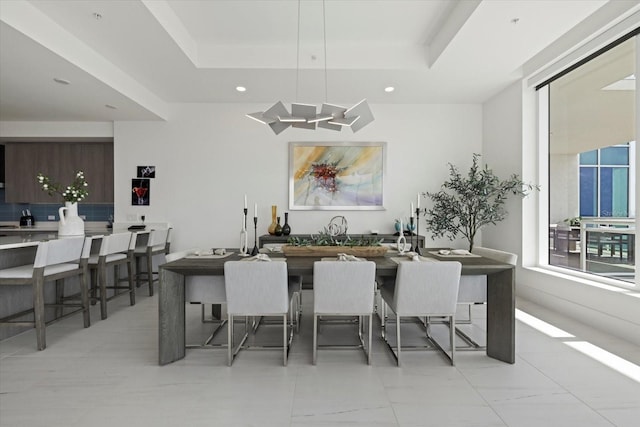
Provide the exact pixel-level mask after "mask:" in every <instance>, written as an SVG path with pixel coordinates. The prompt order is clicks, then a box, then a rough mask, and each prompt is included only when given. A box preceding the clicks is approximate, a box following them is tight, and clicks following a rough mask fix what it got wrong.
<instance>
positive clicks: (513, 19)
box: [511, 18, 520, 25]
mask: <svg viewBox="0 0 640 427" xmlns="http://www.w3.org/2000/svg"><path fill="white" fill-rule="evenodd" d="M518 22H520V18H512V19H511V23H512V24H514V25H515V24H517V23H518Z"/></svg>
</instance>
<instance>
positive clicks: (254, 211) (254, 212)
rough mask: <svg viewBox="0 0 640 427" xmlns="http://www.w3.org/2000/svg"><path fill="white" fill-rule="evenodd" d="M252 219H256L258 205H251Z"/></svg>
mask: <svg viewBox="0 0 640 427" xmlns="http://www.w3.org/2000/svg"><path fill="white" fill-rule="evenodd" d="M253 217H254V218H258V204H257V203H256V204H254V205H253Z"/></svg>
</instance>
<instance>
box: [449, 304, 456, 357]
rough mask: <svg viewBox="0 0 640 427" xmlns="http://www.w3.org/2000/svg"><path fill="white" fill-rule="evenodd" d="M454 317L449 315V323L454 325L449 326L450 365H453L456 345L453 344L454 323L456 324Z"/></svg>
mask: <svg viewBox="0 0 640 427" xmlns="http://www.w3.org/2000/svg"><path fill="white" fill-rule="evenodd" d="M455 321H456V317H455V316H449V325H454V327H449V342H450V344H451V366H455V362H454V357H455V355H456V345H455V339H456V328H455V324H456V322H455Z"/></svg>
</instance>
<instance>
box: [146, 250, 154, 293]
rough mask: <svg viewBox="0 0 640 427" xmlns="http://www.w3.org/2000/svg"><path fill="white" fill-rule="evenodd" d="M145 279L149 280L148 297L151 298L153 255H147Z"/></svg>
mask: <svg viewBox="0 0 640 427" xmlns="http://www.w3.org/2000/svg"><path fill="white" fill-rule="evenodd" d="M147 279H149V296H150V297H152V296H153V255H151V254H150V253H148V254H147Z"/></svg>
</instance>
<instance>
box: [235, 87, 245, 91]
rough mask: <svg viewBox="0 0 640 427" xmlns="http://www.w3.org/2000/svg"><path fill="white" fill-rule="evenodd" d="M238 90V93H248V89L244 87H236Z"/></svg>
mask: <svg viewBox="0 0 640 427" xmlns="http://www.w3.org/2000/svg"><path fill="white" fill-rule="evenodd" d="M236 90H237V91H238V92H246V91H247V88H246V87H244V86H236Z"/></svg>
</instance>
